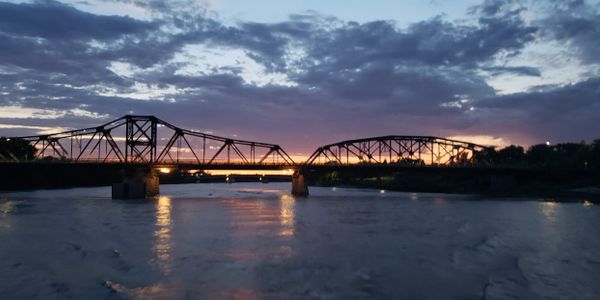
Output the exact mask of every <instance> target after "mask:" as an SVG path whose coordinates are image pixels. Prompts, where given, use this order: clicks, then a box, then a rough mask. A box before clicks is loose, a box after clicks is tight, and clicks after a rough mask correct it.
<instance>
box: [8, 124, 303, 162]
mask: <svg viewBox="0 0 600 300" xmlns="http://www.w3.org/2000/svg"><path fill="white" fill-rule="evenodd" d="M10 139H21V140H25V141H28V142H29V143H30V144H31V145H33V146H34V147H36V148H37V152H36V158H37V159H41V160H44V159H45V160H58V161H68V162H81V163H116V164H148V165H177V164H184V163H185V164H196V165H205V166H210V165H224V164H225V165H233V164H239V165H263V164H277V165H294V164H295V163H294V161H293V160H292V158H291V157H290V156H289V155H288V154H287V153H286V152H285V151H284V150H283V149H281V147H280V146H279V145H276V144H269V143H262V142H253V141H245V140H239V139H231V138H225V137H220V136H216V135H212V134H207V133H202V132H198V131H194V130H189V129H183V128H180V127H177V126H175V125H172V124H170V123H168V122H165V121H163V120H161V119H159V118H157V117H154V116H131V115H126V116H123V117H121V118H118V119H116V120H114V121H111V122H108V123H106V124H103V125H100V126H98V127H90V128H84V129H77V130H70V131H64V132H59V133H54V134H48V135H36V136H23V137H14V138H10Z"/></svg>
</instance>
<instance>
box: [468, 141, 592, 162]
mask: <svg viewBox="0 0 600 300" xmlns="http://www.w3.org/2000/svg"><path fill="white" fill-rule="evenodd" d="M477 160H478V161H480V162H486V163H489V164H491V165H498V166H507V167H545V168H569V169H600V139H598V140H594V141H593V142H592V143H590V144H588V143H585V142H584V141H582V142H581V143H562V144H556V145H547V144H538V145H533V146H531V147H529V148H528V149H527V150H525V149H524V148H523V147H521V146H516V145H510V146H508V147H505V148H502V149H486V150H484V151H481V152H480V153H478V155H477Z"/></svg>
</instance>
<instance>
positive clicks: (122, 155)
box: [0, 115, 490, 197]
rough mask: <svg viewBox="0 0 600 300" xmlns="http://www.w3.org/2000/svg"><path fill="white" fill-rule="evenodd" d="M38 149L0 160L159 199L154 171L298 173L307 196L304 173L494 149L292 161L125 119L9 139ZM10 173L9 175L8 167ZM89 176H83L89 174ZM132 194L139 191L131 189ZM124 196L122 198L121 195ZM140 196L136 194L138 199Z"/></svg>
mask: <svg viewBox="0 0 600 300" xmlns="http://www.w3.org/2000/svg"><path fill="white" fill-rule="evenodd" d="M13 139H14V140H21V141H26V142H27V143H29V144H30V145H32V146H33V147H35V149H36V152H35V158H34V159H33V160H32V159H26V160H23V159H18V158H17V156H16V155H11V154H8V155H3V157H0V160H2V161H3V164H4V165H5V166H7V165H10V166H12V167H13V168H14V167H15V166H27V168H30V169H31V170H35V168H44V167H48V166H50V167H53V168H61V170H69V169H73V170H75V169H76V170H79V171H81V170H86V169H88V170H96V171H97V170H120V171H121V172H122V173H123V174H124V176H123V179H122V182H120V183H117V184H115V185H114V186H113V191H116V193H115V197H128V196H129V194H131V193H130V192H131V190H132V189H136V190H139V189H142V190H145V191H147V192H145V194H147V195H152V194H156V193H158V178H157V176H156V175H155V174H154V172H153V170H156V169H160V168H170V169H188V170H189V169H200V170H232V169H234V170H285V169H293V170H295V172H294V175H293V182H292V187H293V188H292V192H293V194H295V195H307V194H308V188H307V186H306V183H305V180H304V176H303V174H304V173H305V172H308V171H310V172H313V173H314V172H328V171H335V170H354V171H356V170H362V171H367V172H372V171H373V172H389V171H400V170H406V169H407V168H408V169H414V168H452V169H455V168H478V167H480V166H481V165H482V164H483V163H484V159H483V158H482V156H481V155H479V154H480V153H482V152H483V151H485V150H486V149H490V148H489V147H485V146H482V145H477V144H474V143H469V142H463V141H458V140H452V139H446V138H440V137H434V136H405V135H390V136H380V137H373V138H363V139H355V140H347V141H342V142H337V143H334V144H329V145H325V146H321V147H319V148H317V149H316V150H315V151H314V153H313V154H312V155H311V156H310V157H309V158H308V159H307V160H306V161H304V162H295V161H294V160H293V159H292V158H291V157H290V155H288V153H287V152H286V151H285V150H284V149H283V148H282V147H281V146H279V145H278V144H272V143H265V142H256V141H249V140H241V139H236V138H227V137H222V136H217V135H213V134H210V133H205V132H201V131H198V130H192V129H185V128H181V127H178V126H175V125H173V124H171V123H169V122H166V121H164V120H161V119H159V118H157V117H155V116H139V115H126V116H123V117H121V118H118V119H116V120H113V121H111V122H108V123H105V124H102V125H100V126H96V127H89V128H83V129H76V130H68V131H64V132H58V133H53V134H46V135H34V136H21V137H10V138H8V140H13ZM4 169H6V168H4ZM84 173H85V172H84ZM134 187H135V188H134ZM119 191H120V192H119ZM133 194H134V195H135V196H139V193H133Z"/></svg>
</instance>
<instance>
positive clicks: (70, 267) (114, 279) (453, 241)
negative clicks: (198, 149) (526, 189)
mask: <svg viewBox="0 0 600 300" xmlns="http://www.w3.org/2000/svg"><path fill="white" fill-rule="evenodd" d="M289 190H290V183H270V184H262V185H261V184H254V183H235V184H181V185H161V196H160V197H158V198H157V199H153V200H146V201H123V200H111V199H110V188H108V187H101V188H76V189H65V190H43V191H32V192H14V193H2V194H0V258H1V259H0V296H1V297H0V298H2V299H30V298H38V299H65V298H66V299H69V298H72V299H123V298H125V299H163V298H164V299H172V298H189V299H515V298H517V299H519V298H520V299H600V284H599V283H600V205H595V204H592V203H590V202H587V201H585V202H579V203H555V202H542V201H537V200H538V199H497V198H496V199H486V198H485V197H483V196H465V195H448V194H423V193H401V192H389V191H379V190H359V189H349V188H316V187H311V188H310V192H311V195H310V197H308V198H304V199H294V198H293V197H291V196H290V195H289Z"/></svg>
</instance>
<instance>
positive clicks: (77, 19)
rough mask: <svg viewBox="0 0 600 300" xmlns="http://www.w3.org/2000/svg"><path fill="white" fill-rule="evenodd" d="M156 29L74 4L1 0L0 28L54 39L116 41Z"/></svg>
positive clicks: (6, 31)
mask: <svg viewBox="0 0 600 300" xmlns="http://www.w3.org/2000/svg"><path fill="white" fill-rule="evenodd" d="M154 29H156V26H155V24H152V23H146V22H141V21H137V20H134V19H132V18H129V17H119V16H97V15H94V14H90V13H86V12H82V11H80V10H77V9H75V8H73V7H71V6H68V5H65V4H62V3H59V2H56V1H52V0H41V1H36V2H34V3H33V4H12V3H6V2H2V3H0V31H2V32H4V33H9V34H12V35H15V36H28V37H36V38H43V39H48V40H53V41H63V40H78V41H88V40H92V39H94V40H101V41H103V40H114V39H116V38H119V37H121V36H123V35H127V34H140V33H144V32H147V31H148V30H154Z"/></svg>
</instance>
